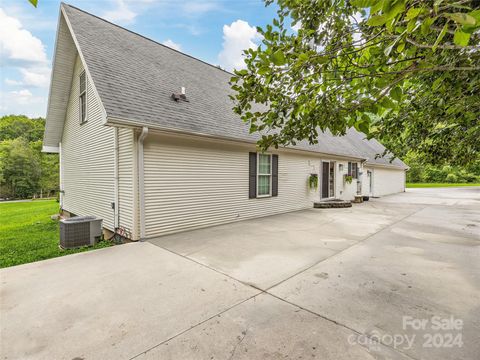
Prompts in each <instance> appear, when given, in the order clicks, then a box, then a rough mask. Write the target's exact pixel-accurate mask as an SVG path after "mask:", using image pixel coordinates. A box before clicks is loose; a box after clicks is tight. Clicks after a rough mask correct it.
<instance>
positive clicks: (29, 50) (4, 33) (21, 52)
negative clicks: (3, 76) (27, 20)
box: [0, 8, 47, 63]
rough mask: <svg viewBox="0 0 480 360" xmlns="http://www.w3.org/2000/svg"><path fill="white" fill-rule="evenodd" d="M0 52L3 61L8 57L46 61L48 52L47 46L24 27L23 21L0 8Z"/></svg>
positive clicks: (27, 60)
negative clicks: (46, 50)
mask: <svg viewBox="0 0 480 360" xmlns="http://www.w3.org/2000/svg"><path fill="white" fill-rule="evenodd" d="M0 24H2V26H1V27H0V52H1V53H2V62H3V61H5V60H6V59H10V60H17V61H24V62H37V63H46V62H47V54H46V52H45V46H44V45H43V43H42V42H41V41H40V39H38V38H36V37H35V36H33V35H32V34H31V33H30V32H29V31H28V30H26V29H24V28H23V26H22V23H21V22H20V21H19V20H18V19H16V18H14V17H11V16H8V15H7V14H6V13H5V12H4V11H3V9H1V8H0Z"/></svg>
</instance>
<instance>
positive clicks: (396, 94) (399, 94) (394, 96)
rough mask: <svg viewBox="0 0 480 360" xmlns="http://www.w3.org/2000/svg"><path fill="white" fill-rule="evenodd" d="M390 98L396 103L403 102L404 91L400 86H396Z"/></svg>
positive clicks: (391, 91)
mask: <svg viewBox="0 0 480 360" xmlns="http://www.w3.org/2000/svg"><path fill="white" fill-rule="evenodd" d="M390 96H391V98H392V99H393V100H395V101H400V100H402V89H401V88H400V87H399V86H395V87H394V88H393V89H392V90H390Z"/></svg>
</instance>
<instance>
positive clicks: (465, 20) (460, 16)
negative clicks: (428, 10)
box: [445, 13, 477, 25]
mask: <svg viewBox="0 0 480 360" xmlns="http://www.w3.org/2000/svg"><path fill="white" fill-rule="evenodd" d="M445 16H447V17H448V18H450V19H452V20H453V21H455V22H456V23H457V24H460V25H475V24H476V23H477V20H476V19H475V18H474V17H473V16H472V15H469V14H466V13H453V14H445Z"/></svg>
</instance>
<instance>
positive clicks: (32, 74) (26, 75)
mask: <svg viewBox="0 0 480 360" xmlns="http://www.w3.org/2000/svg"><path fill="white" fill-rule="evenodd" d="M20 72H21V73H22V75H23V81H22V83H23V85H29V86H37V87H47V86H48V84H49V83H50V68H49V67H47V66H43V67H34V68H22V69H20Z"/></svg>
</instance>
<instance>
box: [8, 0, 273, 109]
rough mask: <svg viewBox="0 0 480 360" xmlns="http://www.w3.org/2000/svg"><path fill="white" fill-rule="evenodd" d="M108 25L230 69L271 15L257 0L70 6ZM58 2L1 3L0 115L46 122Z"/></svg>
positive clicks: (144, 0)
mask: <svg viewBox="0 0 480 360" xmlns="http://www.w3.org/2000/svg"><path fill="white" fill-rule="evenodd" d="M67 3H68V4H70V5H74V6H76V7H78V8H80V9H82V10H85V11H87V12H90V13H92V14H95V15H97V16H100V17H102V18H105V19H107V20H109V21H111V22H113V23H115V24H118V25H120V26H123V27H125V28H127V29H129V30H132V31H135V32H137V33H139V34H142V35H144V36H147V37H149V38H151V39H153V40H156V41H158V42H161V43H163V44H165V45H168V46H170V47H172V48H175V49H177V50H180V51H182V52H184V53H187V54H189V55H192V56H194V57H197V58H199V59H201V60H204V61H206V62H208V63H211V64H214V65H220V66H222V67H223V68H225V69H227V70H230V71H231V70H232V69H233V68H237V69H239V68H242V67H243V66H244V64H243V60H242V50H243V49H246V48H249V47H255V46H257V44H258V43H259V41H260V38H259V35H258V33H257V32H256V28H255V27H256V26H264V25H266V24H267V23H270V22H271V20H272V19H273V17H274V16H275V8H273V7H267V8H266V7H265V6H264V3H263V1H262V0H205V1H201V0H196V1H195V0H192V1H190V0H183V1H182V0H180V1H179V0H177V1H175V0H97V1H94V0H70V1H67ZM59 7H60V1H57V0H39V1H38V7H37V8H34V7H33V6H32V5H30V3H29V2H28V0H0V116H1V115H6V114H25V115H27V116H31V117H38V116H43V117H44V116H45V115H46V108H47V101H48V91H49V85H50V74H51V67H52V56H53V53H54V50H55V49H54V47H55V34H56V29H57V22H58V14H59Z"/></svg>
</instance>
